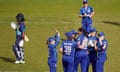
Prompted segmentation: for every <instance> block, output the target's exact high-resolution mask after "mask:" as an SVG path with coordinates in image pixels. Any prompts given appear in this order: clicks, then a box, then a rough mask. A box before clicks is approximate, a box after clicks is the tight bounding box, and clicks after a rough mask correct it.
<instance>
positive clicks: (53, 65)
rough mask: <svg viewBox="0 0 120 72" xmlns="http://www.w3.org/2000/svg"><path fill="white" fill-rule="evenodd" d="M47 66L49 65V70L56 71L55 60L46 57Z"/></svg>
mask: <svg viewBox="0 0 120 72" xmlns="http://www.w3.org/2000/svg"><path fill="white" fill-rule="evenodd" d="M48 66H49V70H50V72H57V69H56V68H57V61H52V60H50V59H48Z"/></svg>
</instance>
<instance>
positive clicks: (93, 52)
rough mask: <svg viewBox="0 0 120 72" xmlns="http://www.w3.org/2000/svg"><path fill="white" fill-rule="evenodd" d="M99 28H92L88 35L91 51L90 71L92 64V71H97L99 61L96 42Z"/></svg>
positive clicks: (89, 49)
mask: <svg viewBox="0 0 120 72" xmlns="http://www.w3.org/2000/svg"><path fill="white" fill-rule="evenodd" d="M96 33H97V30H96V28H92V29H91V30H90V35H91V36H89V37H88V51H89V64H88V71H89V66H90V64H92V72H96V62H97V51H96V43H97V36H96Z"/></svg>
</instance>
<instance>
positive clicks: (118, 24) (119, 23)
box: [102, 21, 120, 26]
mask: <svg viewBox="0 0 120 72" xmlns="http://www.w3.org/2000/svg"><path fill="white" fill-rule="evenodd" d="M102 23H106V24H111V25H116V26H120V22H114V21H102Z"/></svg>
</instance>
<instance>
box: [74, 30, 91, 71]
mask: <svg viewBox="0 0 120 72" xmlns="http://www.w3.org/2000/svg"><path fill="white" fill-rule="evenodd" d="M78 34H79V35H78V37H77V45H78V46H77V48H76V51H75V61H74V71H73V72H78V65H79V64H80V67H81V72H87V66H88V61H89V57H88V51H87V42H88V38H87V37H86V32H85V30H84V29H82V28H79V29H78Z"/></svg>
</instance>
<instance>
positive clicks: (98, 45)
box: [97, 39, 108, 55]
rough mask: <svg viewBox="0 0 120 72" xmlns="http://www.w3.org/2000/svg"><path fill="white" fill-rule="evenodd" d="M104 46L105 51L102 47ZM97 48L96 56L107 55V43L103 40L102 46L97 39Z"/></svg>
mask: <svg viewBox="0 0 120 72" xmlns="http://www.w3.org/2000/svg"><path fill="white" fill-rule="evenodd" d="M105 44H106V45H107V46H106V48H105V49H103V46H104V45H105ZM97 47H98V55H101V54H104V55H106V54H107V47H108V41H107V40H105V39H104V40H102V44H100V42H99V39H98V42H97Z"/></svg>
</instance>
